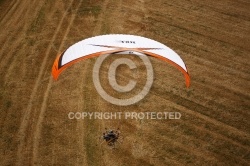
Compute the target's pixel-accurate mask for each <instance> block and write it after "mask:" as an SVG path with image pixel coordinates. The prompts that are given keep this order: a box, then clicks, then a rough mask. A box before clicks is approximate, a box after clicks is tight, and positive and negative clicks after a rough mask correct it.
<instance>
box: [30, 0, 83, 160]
mask: <svg viewBox="0 0 250 166" xmlns="http://www.w3.org/2000/svg"><path fill="white" fill-rule="evenodd" d="M72 2H73V1H72ZM82 2H83V0H81V1H80V2H79V4H78V6H77V9H76V13H74V14H72V17H71V18H70V21H69V24H68V26H67V29H66V32H65V34H64V37H63V39H62V42H61V44H60V46H59V51H60V50H62V48H63V46H64V42H65V41H66V38H67V36H68V34H69V31H70V28H71V27H72V25H73V23H74V20H75V18H76V15H77V11H78V10H79V8H80V6H81V4H82ZM70 7H71V5H70ZM51 49H52V46H50V47H49V51H48V54H49V53H50V51H51ZM52 81H53V78H52V77H50V79H49V83H48V84H47V88H46V90H45V93H44V95H43V101H42V106H41V109H40V113H39V115H38V120H37V124H36V127H35V132H34V137H33V141H34V142H33V150H32V151H33V157H32V163H33V164H35V163H39V161H38V155H39V139H40V138H41V128H42V123H43V119H44V114H45V112H46V108H47V102H48V99H49V92H50V90H51V86H52Z"/></svg>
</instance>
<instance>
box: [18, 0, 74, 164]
mask: <svg viewBox="0 0 250 166" xmlns="http://www.w3.org/2000/svg"><path fill="white" fill-rule="evenodd" d="M73 1H74V0H71V3H70V5H69V7H68V8H67V10H66V12H65V13H64V14H63V16H62V19H61V20H60V22H59V24H58V26H57V28H56V30H55V33H54V35H53V36H52V39H51V42H50V44H49V46H48V49H47V50H46V52H45V56H44V59H43V61H42V65H41V67H40V70H39V74H38V76H37V79H36V81H35V85H34V87H33V90H32V93H31V95H30V100H29V102H28V106H27V108H26V111H25V113H24V115H23V118H22V122H21V125H20V128H19V131H18V137H19V144H18V152H17V164H18V165H22V162H23V158H24V156H23V154H22V152H23V151H24V145H25V138H26V136H27V134H26V133H27V127H28V122H29V119H30V114H31V111H32V103H33V102H34V100H35V98H36V97H35V96H36V93H37V90H38V87H39V84H40V81H41V80H42V76H43V72H44V69H45V67H46V63H47V60H48V57H49V53H50V51H51V49H52V45H53V42H54V41H55V40H56V37H57V35H58V33H59V31H60V29H61V27H62V25H63V21H64V19H65V17H66V15H67V11H68V10H69V9H70V7H71V5H72V3H73Z"/></svg>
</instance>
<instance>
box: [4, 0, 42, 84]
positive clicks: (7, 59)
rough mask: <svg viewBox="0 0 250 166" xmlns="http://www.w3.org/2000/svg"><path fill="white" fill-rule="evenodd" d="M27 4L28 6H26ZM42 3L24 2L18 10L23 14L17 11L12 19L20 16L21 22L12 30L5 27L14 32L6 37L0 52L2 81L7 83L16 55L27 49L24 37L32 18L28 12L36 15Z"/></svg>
mask: <svg viewBox="0 0 250 166" xmlns="http://www.w3.org/2000/svg"><path fill="white" fill-rule="evenodd" d="M27 3H28V4H29V5H27ZM42 3H43V2H41V3H39V2H36V1H34V2H33V3H29V2H26V3H24V4H20V5H22V6H20V7H18V8H21V9H23V10H22V12H24V13H21V11H19V10H17V13H15V14H14V16H13V17H15V16H16V15H17V14H18V15H21V16H22V18H23V19H21V21H19V22H18V23H16V24H15V26H14V28H12V27H10V28H8V26H7V29H10V30H9V31H13V30H12V29H14V30H15V32H13V34H12V35H11V36H12V37H11V36H9V34H7V35H6V36H7V37H6V38H7V39H6V41H5V42H4V44H3V46H2V49H1V50H0V54H2V56H1V59H0V65H1V68H2V69H3V70H4V72H5V79H4V80H5V81H7V78H8V76H9V73H10V72H11V70H12V69H13V68H14V67H15V66H14V65H12V64H15V63H16V61H17V59H18V57H19V56H18V55H20V54H21V52H22V51H24V50H25V47H27V43H25V42H24V38H25V36H26V31H27V30H28V28H29V23H30V22H29V20H31V19H32V18H33V17H31V14H30V12H32V14H33V15H32V16H36V13H37V12H38V11H39V9H40V7H41V5H42ZM39 4H41V5H39ZM33 5H34V6H33ZM27 6H30V7H27ZM38 6H39V7H38ZM34 8H35V10H33V9H34ZM24 9H27V10H24ZM32 10H33V11H32ZM10 20H12V19H10ZM23 20H27V21H25V22H24V21H23ZM12 26H13V25H12ZM17 29H18V30H17ZM11 33H12V32H11ZM10 43H11V45H10ZM15 43H16V44H15ZM12 44H14V45H12ZM10 47H11V49H10ZM26 49H27V48H26ZM5 51H6V54H4V53H5ZM18 51H19V52H18ZM17 52H18V55H17V56H13V55H15V54H17ZM4 55H5V56H4ZM8 55H9V56H8Z"/></svg>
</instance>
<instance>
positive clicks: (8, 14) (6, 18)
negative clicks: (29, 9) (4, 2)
mask: <svg viewBox="0 0 250 166" xmlns="http://www.w3.org/2000/svg"><path fill="white" fill-rule="evenodd" d="M21 2H22V1H21V0H19V1H18V2H17V1H12V4H11V5H10V7H9V9H7V12H6V13H5V14H3V17H2V18H1V22H0V24H1V25H4V23H5V22H6V21H9V20H10V19H9V18H10V17H11V16H12V15H13V13H14V12H16V11H17V10H16V9H17V6H18V5H19V4H20V3H21Z"/></svg>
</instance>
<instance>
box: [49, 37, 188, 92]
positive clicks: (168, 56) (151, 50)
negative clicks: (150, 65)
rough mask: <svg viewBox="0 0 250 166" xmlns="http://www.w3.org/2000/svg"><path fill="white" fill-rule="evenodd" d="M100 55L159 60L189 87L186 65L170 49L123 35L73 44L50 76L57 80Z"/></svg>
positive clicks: (57, 62)
mask: <svg viewBox="0 0 250 166" xmlns="http://www.w3.org/2000/svg"><path fill="white" fill-rule="evenodd" d="M102 54H135V55H141V54H145V55H148V56H153V57H156V58H159V59H161V60H163V61H166V62H168V63H170V64H172V65H174V66H175V67H176V68H178V69H179V70H180V71H181V72H182V73H183V74H184V76H185V79H186V86H187V87H189V85H190V77H189V74H188V70H187V68H186V65H185V64H184V62H183V60H182V59H181V58H180V56H179V55H178V54H177V53H175V52H174V51H173V50H172V49H170V48H169V47H167V46H165V45H164V44H162V43H160V42H157V41H155V40H152V39H148V38H145V37H141V36H135V35H124V34H111V35H101V36H95V37H91V38H88V39H85V40H82V41H80V42H78V43H75V44H74V45H72V46H70V47H69V48H68V49H67V50H65V51H64V52H63V53H62V54H60V55H59V56H58V57H57V58H56V60H55V62H54V65H53V68H52V75H53V77H54V79H57V78H58V76H59V74H60V73H61V72H62V70H64V69H65V68H67V67H68V66H70V65H72V64H74V63H75V62H77V61H79V60H82V59H87V58H91V57H95V56H100V55H102Z"/></svg>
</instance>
